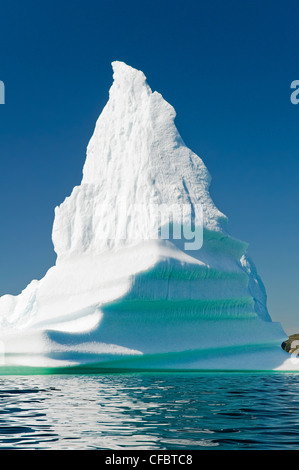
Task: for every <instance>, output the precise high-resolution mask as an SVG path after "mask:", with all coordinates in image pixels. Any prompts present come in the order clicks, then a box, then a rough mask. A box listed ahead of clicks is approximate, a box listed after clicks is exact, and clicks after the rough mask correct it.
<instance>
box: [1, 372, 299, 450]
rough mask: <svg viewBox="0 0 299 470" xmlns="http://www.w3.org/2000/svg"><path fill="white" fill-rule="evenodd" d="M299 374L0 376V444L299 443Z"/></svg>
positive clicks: (162, 445)
mask: <svg viewBox="0 0 299 470" xmlns="http://www.w3.org/2000/svg"><path fill="white" fill-rule="evenodd" d="M298 448H299V374H298V375H297V374H287V373H277V374H276V373H269V374H265V373H260V374H259V373H198V374H197V373H186V374H185V373H158V374H153V373H136V374H134V373H131V374H107V375H33V376H2V377H0V449H83V450H84V449H87V450H88V449H110V450H117V449H121V450H126V449H134V450H139V449H140V450H141V449H160V450H163V449H164V450H184V449H185V450H186V449H189V450H192V449H206V450H209V449H215V450H217V449H219V450H222V449H283V450H284V449H298Z"/></svg>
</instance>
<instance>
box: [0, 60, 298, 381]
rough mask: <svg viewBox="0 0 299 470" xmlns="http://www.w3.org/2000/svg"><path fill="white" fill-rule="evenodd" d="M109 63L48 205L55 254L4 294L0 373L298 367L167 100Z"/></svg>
mask: <svg viewBox="0 0 299 470" xmlns="http://www.w3.org/2000/svg"><path fill="white" fill-rule="evenodd" d="M112 67H113V72H114V74H113V78H114V81H113V84H112V86H111V88H110V91H109V100H108V102H107V104H106V106H105V107H104V109H103V111H102V113H101V115H100V117H99V118H98V120H97V122H96V126H95V129H94V133H93V135H92V137H91V140H90V142H89V144H88V147H87V155H86V161H85V164H84V168H83V177H82V181H81V184H80V185H79V186H76V187H75V188H74V189H73V191H72V193H71V195H70V196H69V197H67V198H66V199H65V201H64V202H63V203H62V204H61V205H60V206H59V207H56V209H55V218H54V224H53V232H52V240H53V245H54V249H55V252H56V254H57V259H56V264H55V266H53V267H51V268H50V269H49V270H48V272H47V273H46V274H45V276H44V277H43V278H42V279H40V280H33V281H32V282H31V283H30V284H29V285H28V286H27V287H26V288H25V289H24V290H23V291H22V292H21V293H20V294H19V295H17V296H12V295H4V296H3V297H1V298H0V327H1V329H0V344H1V355H0V356H1V368H2V370H18V368H21V369H20V370H24V369H22V368H26V370H27V369H28V368H29V370H32V371H34V370H37V369H38V370H43V369H44V370H58V371H76V370H81V371H84V370H86V371H91V370H95V371H108V370H112V371H113V370H114V371H115V370H123V371H126V370H215V369H217V370H298V368H299V366H298V361H297V359H296V358H293V357H291V356H290V355H289V354H288V353H286V352H285V351H283V350H282V348H281V343H282V342H283V341H285V340H286V338H287V335H286V333H285V332H284V330H283V328H282V327H281V325H280V324H279V323H275V322H272V320H271V318H270V316H269V313H268V310H267V305H266V303H267V301H266V292H265V288H264V286H263V283H262V281H261V279H260V277H259V275H258V273H257V270H256V268H255V266H254V264H253V262H252V261H251V260H250V259H249V257H248V255H247V244H246V243H244V242H242V241H239V240H237V239H235V238H233V237H232V236H231V235H230V234H229V232H228V230H227V218H226V216H225V215H224V214H222V213H221V212H220V211H219V210H218V209H217V207H216V206H215V205H214V203H213V201H212V199H211V196H210V194H209V187H210V182H211V178H210V175H209V172H208V170H207V168H206V166H205V165H204V163H203V161H202V160H201V158H200V157H198V156H197V155H196V154H195V153H193V152H192V151H191V150H190V149H189V148H188V147H187V146H186V145H185V144H184V142H183V140H182V138H181V136H180V134H179V132H178V130H177V128H176V126H175V123H174V120H175V115H176V114H175V110H174V109H173V107H172V106H171V105H170V104H169V103H167V102H166V101H165V100H164V99H163V97H162V96H161V94H159V93H158V92H152V90H151V88H150V87H149V85H148V84H147V80H146V77H145V75H144V74H143V72H141V71H139V70H136V69H134V68H132V67H130V66H128V65H126V64H125V63H123V62H118V61H116V62H113V63H112ZM153 208H154V209H158V210H153ZM161 208H164V209H165V208H166V209H167V208H171V217H170V218H167V217H168V215H169V214H167V213H166V212H165V210H161ZM181 208H189V209H190V210H189V212H188V213H187V215H186V214H185V215H184V213H183V212H182V211H181ZM166 216H167V217H166ZM189 222H190V227H189V229H190V230H189V237H187V236H186V237H185V238H186V239H187V238H188V240H189V243H186V239H184V238H183V237H182V236H181V237H180V236H179V235H178V234H179V233H180V234H182V231H180V229H182V227H187V223H189ZM192 224H193V225H192ZM165 227H166V228H168V231H167V230H166V232H165V230H164V235H165V233H166V236H162V232H163V229H164V228H165ZM178 229H179V230H178ZM190 234H191V235H192V234H193V235H194V239H195V238H196V237H195V235H196V234H197V235H198V239H197V242H198V243H197V244H196V243H195V244H192V242H191V243H190V239H191V238H190ZM194 241H196V240H193V242H194ZM0 373H1V369H0Z"/></svg>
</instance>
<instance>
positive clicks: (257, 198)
mask: <svg viewBox="0 0 299 470" xmlns="http://www.w3.org/2000/svg"><path fill="white" fill-rule="evenodd" d="M298 25H299V3H298V1H297V0H296V1H295V0H294V1H293V0H287V1H285V2H282V1H280V0H279V1H277V0H271V1H267V0H259V1H257V0H250V1H249V0H247V1H246V0H244V1H240V0H226V1H224V0H209V1H202V0H196V1H195V0H194V1H190V0H184V1H176V0H172V1H171V0H168V1H165V0H159V1H155V0H151V1H147V0H142V1H140V0H126V1H123V0H84V1H77V0H73V1H63V0H60V1H57V0H52V1H51V2H49V1H45V2H41V1H37V0H36V1H33V0H27V1H26V2H25V1H20V0H15V1H14V2H11V1H7V0H2V1H1V5H0V80H3V81H4V83H5V86H6V104H5V105H1V106H0V158H1V185H0V214H1V231H0V259H1V262H0V294H5V293H13V294H17V293H19V292H20V291H21V290H22V289H23V288H24V287H25V286H26V285H27V284H28V283H29V282H30V281H31V280H32V279H39V278H41V277H42V276H43V275H44V274H45V272H46V270H47V269H48V268H49V267H50V266H51V265H53V264H54V262H55V254H54V251H53V247H52V242H51V229H52V223H53V218H54V207H55V206H56V205H58V204H60V203H61V202H62V201H63V200H64V198H65V197H66V196H68V195H69V194H70V192H71V190H72V188H73V186H75V185H77V184H79V183H80V180H81V172H82V167H83V163H84V160H85V151H86V146H87V143H88V140H89V138H90V136H91V134H92V132H93V128H94V124H95V121H96V119H97V117H98V115H99V114H100V112H101V110H102V108H103V106H104V105H105V103H106V101H107V98H108V90H109V87H110V85H111V83H112V70H111V65H110V63H111V62H112V61H113V60H121V61H125V62H126V63H128V64H129V65H131V66H133V67H136V68H138V69H141V70H143V71H144V73H145V75H146V76H147V77H148V82H149V85H150V86H151V88H152V89H153V90H158V91H159V92H160V93H162V95H163V96H164V98H165V99H166V100H167V101H169V102H170V103H171V104H172V105H173V106H174V108H175V109H176V111H177V118H176V124H177V127H178V129H179V131H180V133H181V135H182V137H183V139H184V141H185V142H186V144H187V145H188V146H189V147H190V148H191V149H192V150H193V151H195V152H196V153H197V154H198V155H200V156H201V157H202V158H203V160H204V162H205V164H206V165H207V167H208V169H209V171H210V173H211V175H212V178H213V180H212V186H211V194H212V197H213V199H214V201H215V203H216V204H217V206H218V207H219V208H220V209H221V210H222V211H223V212H224V213H225V214H226V215H227V216H228V217H229V229H230V232H231V234H232V235H233V236H236V237H238V238H241V239H242V240H245V241H248V242H249V253H250V255H251V256H252V258H253V260H254V261H255V263H256V265H257V268H258V271H259V273H260V274H261V276H262V278H263V281H264V283H265V286H266V289H267V293H268V306H269V311H270V314H271V316H272V318H273V320H275V321H281V322H282V324H283V326H284V328H285V330H286V331H287V332H288V333H290V332H292V331H297V332H299V308H298V297H299V294H298V266H299V259H298V258H299V257H298V251H299V250H298V233H299V219H298V202H299V197H298V193H299V190H298V170H299V163H298V161H299V132H298V126H299V105H297V106H294V105H292V104H291V102H290V94H291V89H290V84H291V82H292V81H293V80H299V26H298Z"/></svg>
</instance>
